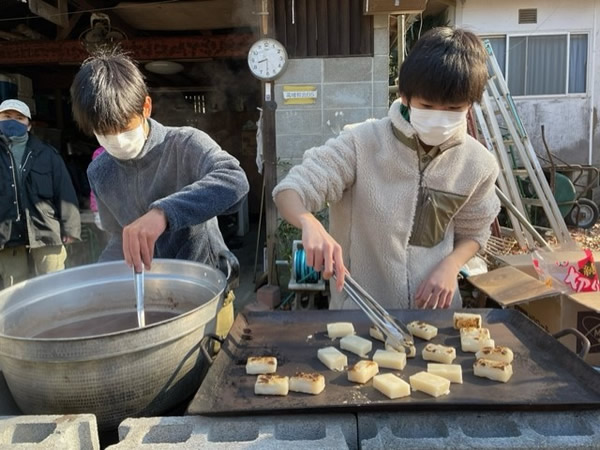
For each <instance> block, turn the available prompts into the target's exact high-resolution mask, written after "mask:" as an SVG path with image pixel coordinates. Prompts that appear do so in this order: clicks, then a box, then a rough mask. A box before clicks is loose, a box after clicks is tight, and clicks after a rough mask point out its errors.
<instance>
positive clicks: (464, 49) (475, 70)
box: [398, 27, 488, 104]
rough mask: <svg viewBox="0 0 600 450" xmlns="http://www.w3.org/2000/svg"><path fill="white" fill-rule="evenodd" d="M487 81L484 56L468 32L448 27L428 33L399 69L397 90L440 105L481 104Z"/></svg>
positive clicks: (408, 101) (402, 93)
mask: <svg viewBox="0 0 600 450" xmlns="http://www.w3.org/2000/svg"><path fill="white" fill-rule="evenodd" d="M487 79H488V70H487V52H486V50H485V48H484V46H483V42H482V41H481V39H480V38H479V37H478V36H477V35H475V34H474V33H471V32H470V31H466V30H461V29H457V28H450V27H439V28H434V29H432V30H429V31H428V32H427V33H425V34H424V35H423V36H422V37H421V39H419V40H418V41H417V42H416V44H415V45H414V47H413V48H412V50H411V51H410V53H409V54H408V56H407V58H406V60H405V61H404V63H403V64H402V66H401V67H400V74H399V80H398V88H399V92H400V95H402V97H403V98H404V99H405V100H406V101H407V103H408V104H410V99H411V98H412V97H420V98H423V99H424V100H427V101H430V102H433V103H441V104H459V103H464V102H468V103H474V102H479V101H481V96H482V95H483V90H484V89H485V83H486V81H487Z"/></svg>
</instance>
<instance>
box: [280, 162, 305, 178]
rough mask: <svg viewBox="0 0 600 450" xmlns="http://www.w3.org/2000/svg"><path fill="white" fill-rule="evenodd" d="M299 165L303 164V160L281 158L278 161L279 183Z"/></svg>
mask: <svg viewBox="0 0 600 450" xmlns="http://www.w3.org/2000/svg"><path fill="white" fill-rule="evenodd" d="M298 164H302V158H289V159H285V158H281V159H280V160H279V161H277V181H278V182H279V181H281V180H283V178H284V177H285V176H286V175H287V174H288V172H289V171H290V169H291V168H292V167H294V166H295V165H298Z"/></svg>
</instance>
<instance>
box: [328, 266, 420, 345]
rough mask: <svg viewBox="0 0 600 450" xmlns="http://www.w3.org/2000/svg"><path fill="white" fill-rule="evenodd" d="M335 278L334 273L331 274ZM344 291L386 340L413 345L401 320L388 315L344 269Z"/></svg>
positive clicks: (397, 343)
mask: <svg viewBox="0 0 600 450" xmlns="http://www.w3.org/2000/svg"><path fill="white" fill-rule="evenodd" d="M333 278H334V279H335V274H334V275H333ZM344 291H346V293H347V294H348V296H349V297H350V298H351V299H352V300H353V301H354V303H356V304H357V305H358V306H359V307H360V309H362V310H363V312H364V313H365V314H366V315H367V317H368V318H369V319H370V320H371V322H373V324H375V326H376V327H377V328H379V329H380V330H381V332H382V333H383V334H384V335H385V337H386V338H387V342H388V343H389V344H390V345H392V346H393V347H396V348H401V347H406V348H410V347H412V346H413V345H414V341H413V337H412V333H411V332H410V330H409V329H408V328H407V326H406V325H404V324H403V323H402V322H401V321H399V320H398V319H396V318H395V317H394V316H392V315H390V314H389V313H388V312H387V311H386V310H385V309H384V308H383V307H382V306H381V305H380V304H379V303H377V301H375V299H374V298H373V297H371V295H369V293H368V292H367V291H365V290H364V289H363V288H362V287H361V286H360V284H358V283H357V282H356V280H355V279H354V278H352V276H351V275H350V273H349V272H348V271H346V276H345V279H344Z"/></svg>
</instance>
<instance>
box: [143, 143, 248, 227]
mask: <svg viewBox="0 0 600 450" xmlns="http://www.w3.org/2000/svg"><path fill="white" fill-rule="evenodd" d="M204 136H205V137H202V136H199V135H198V134H195V133H194V134H192V135H190V136H189V137H188V138H187V139H186V140H185V141H184V142H183V144H182V145H184V146H185V148H186V150H185V152H186V153H188V155H189V157H186V158H184V159H183V161H184V162H185V163H184V165H188V164H189V165H191V167H190V169H189V170H191V171H192V174H191V176H190V177H191V179H193V180H196V181H194V182H192V183H191V184H189V185H187V186H185V187H184V188H183V189H180V190H179V191H178V192H175V193H173V194H171V195H168V196H166V197H164V198H162V199H159V200H156V201H154V202H153V203H152V204H150V209H152V208H157V209H160V210H162V211H163V212H164V213H165V215H166V216H167V220H168V231H177V230H179V229H181V228H184V227H188V226H191V225H197V224H200V223H203V222H206V221H207V220H209V219H212V218H213V217H215V216H218V215H221V214H230V213H232V212H235V211H237V210H238V208H239V207H240V205H241V203H242V201H243V199H244V197H245V196H246V194H247V193H248V190H249V185H248V179H247V178H246V174H245V173H244V171H243V170H242V168H241V167H240V163H239V162H238V160H237V159H235V158H234V157H233V156H231V155H230V154H229V153H227V152H226V151H224V150H222V149H221V147H219V145H218V144H217V143H216V142H214V141H213V140H211V139H209V138H208V137H206V135H204Z"/></svg>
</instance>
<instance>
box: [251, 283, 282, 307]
mask: <svg viewBox="0 0 600 450" xmlns="http://www.w3.org/2000/svg"><path fill="white" fill-rule="evenodd" d="M256 300H257V301H258V303H262V304H263V305H265V306H266V307H267V308H269V309H275V308H277V307H278V306H279V304H280V303H281V290H280V289H279V286H275V285H272V284H267V285H265V286H263V287H261V288H260V289H259V290H258V291H256Z"/></svg>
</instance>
